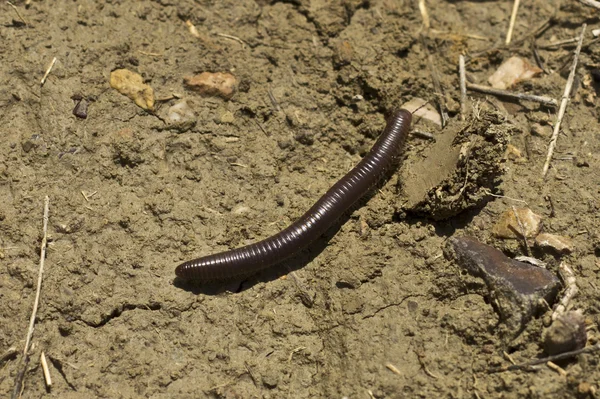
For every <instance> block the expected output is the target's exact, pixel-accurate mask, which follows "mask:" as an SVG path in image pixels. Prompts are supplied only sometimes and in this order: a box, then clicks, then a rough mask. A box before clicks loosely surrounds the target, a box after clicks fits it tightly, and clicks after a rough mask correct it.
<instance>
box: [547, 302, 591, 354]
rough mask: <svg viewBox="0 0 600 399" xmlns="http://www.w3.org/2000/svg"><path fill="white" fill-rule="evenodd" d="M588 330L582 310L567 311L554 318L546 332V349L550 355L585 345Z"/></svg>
mask: <svg viewBox="0 0 600 399" xmlns="http://www.w3.org/2000/svg"><path fill="white" fill-rule="evenodd" d="M586 342H587V332H586V328H585V319H584V317H583V315H582V314H581V313H580V312H577V311H573V312H567V313H565V314H563V315H562V316H560V317H559V318H558V319H556V320H554V322H553V323H552V325H551V326H550V327H548V329H547V330H546V331H545V333H544V349H545V350H546V353H548V354H549V355H556V354H559V353H563V352H569V351H574V350H577V349H581V348H583V347H585V344H586Z"/></svg>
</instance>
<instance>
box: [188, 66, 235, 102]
mask: <svg viewBox="0 0 600 399" xmlns="http://www.w3.org/2000/svg"><path fill="white" fill-rule="evenodd" d="M183 82H184V83H185V85H186V86H187V87H188V88H189V89H190V90H194V91H196V92H198V93H200V94H201V95H203V96H207V97H214V96H218V97H221V98H223V99H225V100H229V99H230V98H231V97H233V95H234V94H235V92H236V90H237V79H236V78H235V76H233V75H232V74H230V73H227V72H225V73H222V72H216V73H211V72H202V73H201V74H199V75H195V76H191V77H186V78H184V79H183Z"/></svg>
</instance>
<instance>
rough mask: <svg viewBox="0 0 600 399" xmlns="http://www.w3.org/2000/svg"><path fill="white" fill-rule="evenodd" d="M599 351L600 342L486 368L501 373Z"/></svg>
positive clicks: (491, 371)
mask: <svg viewBox="0 0 600 399" xmlns="http://www.w3.org/2000/svg"><path fill="white" fill-rule="evenodd" d="M598 351H600V343H597V344H596V345H593V346H588V347H586V348H581V349H577V350H574V351H570V352H563V353H559V354H558V355H552V356H548V357H544V358H542V359H536V360H532V361H531V362H527V363H520V364H513V365H510V366H502V367H494V368H491V369H489V370H488V373H490V374H491V373H501V372H504V371H514V370H527V369H529V368H530V367H531V366H535V365H537V364H542V363H546V362H556V361H558V360H563V359H568V358H571V357H573V356H577V355H581V354H583V353H594V352H598Z"/></svg>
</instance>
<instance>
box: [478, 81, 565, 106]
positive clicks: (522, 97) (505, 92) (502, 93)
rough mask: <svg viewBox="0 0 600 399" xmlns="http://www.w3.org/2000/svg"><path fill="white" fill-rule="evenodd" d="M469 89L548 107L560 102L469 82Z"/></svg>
mask: <svg viewBox="0 0 600 399" xmlns="http://www.w3.org/2000/svg"><path fill="white" fill-rule="evenodd" d="M467 89H469V90H472V91H478V92H480V93H485V94H492V95H494V96H500V97H509V98H514V99H517V100H527V101H534V102H537V103H541V104H544V105H548V106H553V107H556V106H557V105H558V101H556V99H554V98H551V97H546V96H536V95H535V94H526V93H513V92H512V91H508V90H501V89H494V88H493V87H489V86H483V85H477V84H474V83H469V82H467Z"/></svg>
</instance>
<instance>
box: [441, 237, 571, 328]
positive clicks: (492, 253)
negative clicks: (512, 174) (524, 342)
mask: <svg viewBox="0 0 600 399" xmlns="http://www.w3.org/2000/svg"><path fill="white" fill-rule="evenodd" d="M445 253H446V256H447V257H448V258H450V259H454V260H455V261H456V262H457V264H458V265H459V266H461V267H463V268H464V269H466V270H467V271H468V272H469V273H471V274H473V275H475V276H478V277H481V278H483V280H484V281H485V283H486V285H487V287H488V290H489V291H490V295H491V297H492V300H493V302H492V303H495V304H496V305H497V310H498V312H499V314H500V317H501V319H502V320H503V321H504V323H505V324H506V327H507V328H508V332H509V334H510V335H511V336H516V335H518V333H519V332H521V331H522V330H523V329H524V328H525V326H526V324H527V323H528V322H529V320H531V318H532V317H533V316H534V315H535V314H536V313H537V312H538V311H539V310H541V309H544V307H543V306H541V305H540V304H541V303H543V301H546V302H547V303H552V301H553V300H554V298H555V297H556V294H557V292H558V289H559V286H560V281H559V279H558V278H557V277H556V276H555V275H554V274H553V273H552V272H550V271H548V270H546V269H541V268H539V267H536V266H533V265H530V264H527V263H523V262H519V261H516V260H514V259H510V258H508V257H507V256H506V255H504V254H503V253H502V252H501V251H499V250H497V249H496V248H493V247H491V246H489V245H485V244H482V243H480V242H479V241H477V240H476V239H474V238H471V237H458V238H455V237H452V238H450V239H448V241H447V244H446V248H445ZM542 300H543V301H542Z"/></svg>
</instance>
